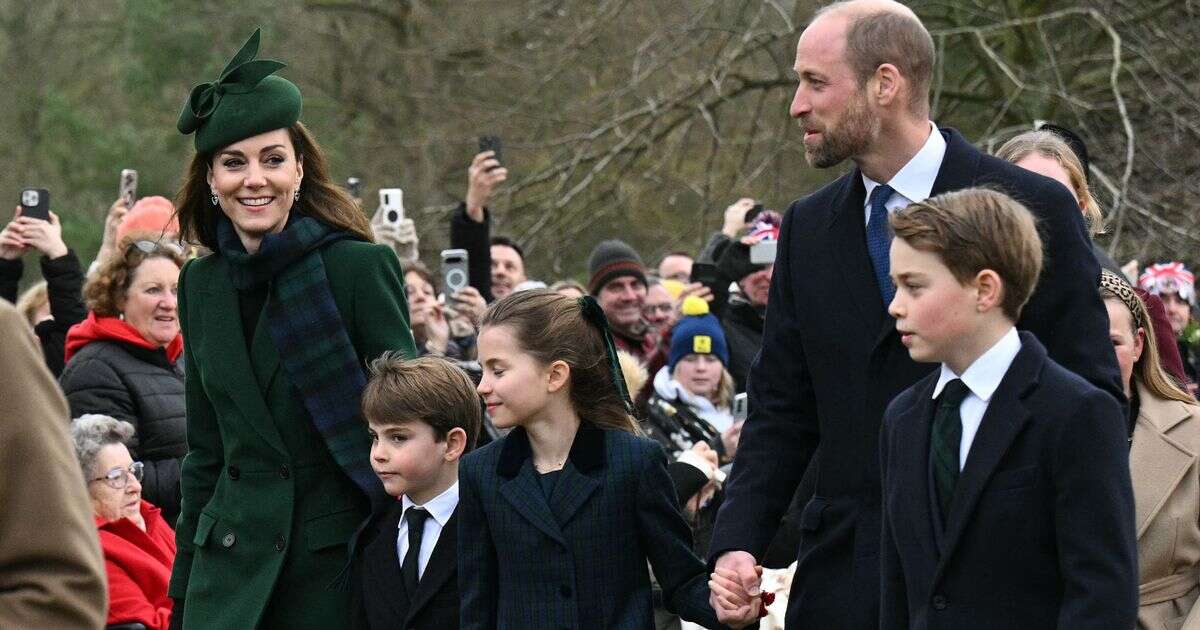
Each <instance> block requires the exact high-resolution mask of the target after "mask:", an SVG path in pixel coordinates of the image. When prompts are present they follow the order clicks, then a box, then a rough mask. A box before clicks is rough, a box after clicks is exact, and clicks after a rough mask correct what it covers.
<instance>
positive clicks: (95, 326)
mask: <svg viewBox="0 0 1200 630" xmlns="http://www.w3.org/2000/svg"><path fill="white" fill-rule="evenodd" d="M93 341H116V342H119V343H127V344H129V345H131V346H137V347H139V348H145V349H147V350H158V349H159V348H160V347H161V346H159V345H158V344H156V343H154V342H153V341H147V340H146V338H145V337H143V336H142V333H140V332H138V331H137V329H136V328H134V327H133V326H130V325H129V324H128V323H127V322H126V321H125V320H123V319H118V318H116V317H97V316H96V313H95V312H94V311H93V312H89V313H88V316H87V319H85V320H83V321H81V322H79V323H78V324H75V325H74V326H72V327H71V330H69V331H67V344H66V345H67V352H66V358H65V360H66V361H70V360H71V357H73V356H75V353H76V352H79V351H80V350H81V349H83V347H84V346H86V345H88V344H89V343H91V342H93ZM165 350H166V352H167V359H168V360H169V361H170V362H171V363H174V362H175V361H176V360H177V359H179V355H181V354H183V335H182V334H178V335H175V338H174V339H172V340H171V343H169V344H167V347H166V348H165Z"/></svg>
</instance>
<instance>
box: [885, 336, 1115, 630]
mask: <svg viewBox="0 0 1200 630" xmlns="http://www.w3.org/2000/svg"><path fill="white" fill-rule="evenodd" d="M937 380H938V372H937V371H935V372H934V373H932V374H930V375H929V376H927V377H925V378H924V379H922V380H921V381H919V382H918V383H917V384H916V385H914V386H912V387H910V388H909V389H908V390H906V391H905V392H904V393H902V394H901V395H900V396H898V397H897V398H896V400H895V401H894V402H893V403H892V404H891V405H890V406H889V407H888V410H887V413H886V414H885V416H884V428H883V435H882V436H881V443H880V458H881V465H882V467H883V535H882V543H881V550H880V567H881V572H882V591H881V592H882V597H881V613H882V614H881V617H882V619H881V623H880V626H879V627H880V628H881V629H882V630H895V629H898V628H914V629H921V630H924V629H927V628H929V629H931V628H946V629H957V628H971V629H973V630H986V629H990V628H995V629H997V630H999V629H1001V628H1021V629H1022V630H1037V629H1040V628H1047V629H1053V628H1064V629H1065V628H1070V629H1071V630H1088V629H1095V630H1101V629H1103V630H1111V629H1113V628H1133V627H1134V626H1135V625H1136V623H1137V606H1138V565H1137V546H1136V541H1135V535H1134V504H1133V489H1132V486H1131V484H1130V479H1129V451H1128V443H1127V442H1126V435H1127V431H1126V424H1125V419H1124V414H1123V413H1122V410H1121V406H1120V405H1119V404H1118V403H1117V402H1116V401H1115V400H1114V399H1113V397H1112V396H1110V395H1108V394H1106V393H1104V392H1102V391H1100V390H1098V389H1096V388H1095V387H1093V386H1092V385H1090V384H1088V383H1087V382H1086V381H1084V380H1083V379H1082V378H1080V377H1078V376H1076V375H1075V374H1073V373H1071V372H1069V371H1067V370H1066V369H1064V368H1063V367H1062V366H1060V365H1058V364H1057V363H1055V362H1054V361H1053V360H1051V359H1049V358H1048V357H1047V356H1046V350H1045V348H1043V347H1042V345H1041V344H1040V343H1038V341H1037V339H1035V338H1034V336H1033V335H1031V334H1029V333H1021V350H1020V352H1019V353H1018V354H1017V356H1016V358H1015V359H1014V360H1013V363H1012V365H1011V366H1010V367H1009V369H1008V372H1007V373H1006V374H1005V376H1004V378H1003V380H1002V381H1001V382H1000V386H999V387H998V388H997V389H996V392H995V394H993V396H992V398H991V400H990V402H989V403H988V406H987V411H986V412H985V413H984V416H983V421H982V423H981V424H980V426H979V432H978V433H977V434H976V436H975V439H974V441H973V442H972V444H971V450H970V454H969V455H968V456H967V462H966V465H965V466H964V468H963V470H962V474H961V476H960V477H959V480H958V484H957V486H956V487H955V493H954V499H953V502H952V504H951V507H950V514H949V515H948V517H947V519H946V524H945V527H942V526H941V517H940V515H937V516H935V512H934V510H935V509H936V507H935V506H936V503H935V502H934V501H933V499H932V494H931V483H932V481H931V473H930V467H929V432H930V424H931V423H932V420H933V413H934V405H935V402H936V401H934V400H933V398H932V394H933V390H934V386H935V385H936V384H937ZM935 519H936V520H935Z"/></svg>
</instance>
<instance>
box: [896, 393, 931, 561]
mask: <svg viewBox="0 0 1200 630" xmlns="http://www.w3.org/2000/svg"><path fill="white" fill-rule="evenodd" d="M927 380H928V384H927V385H924V386H922V387H921V391H920V394H919V396H920V398H919V400H918V401H917V404H915V405H913V406H912V407H909V408H908V409H907V410H905V411H904V413H902V414H901V415H900V416H898V417H897V418H896V419H895V423H896V442H897V445H896V451H898V452H897V454H898V455H899V456H900V457H901V458H902V459H901V461H900V462H899V464H900V465H899V466H898V469H899V470H902V471H904V476H903V477H902V478H901V479H900V480H899V483H901V484H903V486H904V487H905V489H906V490H907V491H906V492H905V493H904V495H903V496H904V497H905V498H906V499H909V500H907V501H905V502H904V504H903V505H902V506H901V507H902V509H904V510H905V511H906V512H907V516H906V518H905V520H907V521H908V522H911V523H916V526H917V530H918V531H917V538H918V539H919V543H920V544H921V546H922V552H923V553H924V554H926V555H925V557H928V558H936V557H937V556H938V550H937V542H936V541H937V538H936V537H935V536H934V531H933V523H932V522H930V520H929V515H930V514H932V509H933V507H932V506H933V500H932V497H930V496H929V483H928V482H927V478H928V470H929V425H930V423H931V419H932V418H933V409H932V407H933V399H932V396H933V385H934V384H935V383H936V382H937V381H936V380H933V379H927Z"/></svg>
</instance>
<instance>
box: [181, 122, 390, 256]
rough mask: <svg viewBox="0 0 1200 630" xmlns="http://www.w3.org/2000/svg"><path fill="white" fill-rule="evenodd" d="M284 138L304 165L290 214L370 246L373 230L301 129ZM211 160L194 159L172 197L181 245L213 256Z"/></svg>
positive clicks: (214, 212) (218, 210) (300, 125)
mask: <svg viewBox="0 0 1200 630" xmlns="http://www.w3.org/2000/svg"><path fill="white" fill-rule="evenodd" d="M288 136H289V137H290V138H291V140H292V146H293V147H294V148H295V151H296V159H297V160H302V161H303V164H304V179H303V180H302V181H301V182H300V200H299V201H297V202H296V203H295V204H294V205H293V206H292V212H297V213H299V214H301V215H304V216H310V217H313V218H314V219H317V220H318V221H321V222H322V223H325V224H326V225H329V226H331V227H333V228H335V229H338V230H342V231H345V232H349V233H351V234H353V235H354V236H356V237H358V238H359V239H361V240H363V241H367V242H374V240H375V238H374V235H373V234H372V232H371V224H370V222H369V221H367V217H366V215H364V214H363V212H362V210H361V209H360V208H359V207H358V205H357V204H355V203H354V200H353V199H351V198H350V194H349V193H347V192H346V191H345V190H343V189H342V188H341V187H340V186H338V185H337V184H334V183H333V180H332V179H331V178H330V177H329V166H328V164H327V163H326V162H325V155H324V153H322V152H321V147H320V145H318V144H317V141H316V139H315V138H313V136H312V134H311V133H309V131H308V128H306V127H305V126H304V123H300V122H297V123H296V124H294V125H292V126H291V127H288ZM213 155H214V154H202V153H197V154H196V155H195V157H193V158H192V162H191V164H189V165H188V168H187V172H186V173H184V181H183V187H182V188H180V189H179V193H178V194H177V195H176V196H175V207H176V208H178V210H177V211H176V216H177V217H178V218H179V229H180V232H181V236H182V238H183V240H184V241H187V242H189V243H199V244H201V245H203V246H205V247H207V248H208V249H211V250H213V251H216V250H217V216H218V215H219V214H220V213H221V208H220V207H219V206H215V205H213V203H212V198H211V194H212V193H211V191H210V190H209V186H208V172H209V169H211V168H212V160H213Z"/></svg>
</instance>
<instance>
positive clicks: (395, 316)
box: [168, 31, 416, 630]
mask: <svg viewBox="0 0 1200 630" xmlns="http://www.w3.org/2000/svg"><path fill="white" fill-rule="evenodd" d="M258 42H259V32H258V31H255V32H254V34H253V35H252V36H251V37H250V39H249V41H247V42H246V44H245V45H244V46H243V47H242V49H241V50H240V51H239V52H238V54H237V55H236V56H235V57H234V58H233V60H232V61H230V62H229V64H228V65H227V66H226V67H225V70H224V71H223V72H222V73H221V75H220V77H219V78H218V79H217V80H216V81H213V82H211V83H205V84H202V85H198V86H196V88H194V89H193V90H192V93H191V95H190V96H189V97H188V99H187V102H186V104H185V105H184V107H183V111H182V113H181V114H180V117H179V124H178V127H179V131H180V132H181V133H184V134H194V138H195V147H196V154H195V157H194V158H193V160H192V162H191V165H190V166H189V167H188V170H187V173H186V179H185V182H184V185H183V188H182V189H181V190H180V192H179V194H178V196H177V198H176V207H177V208H179V224H180V227H181V229H182V233H183V234H182V235H183V237H184V239H186V240H187V241H189V242H198V243H200V244H202V245H204V246H205V247H207V248H209V249H210V250H212V251H213V253H212V254H210V255H208V256H205V257H203V258H199V259H196V260H193V261H191V262H190V263H188V265H187V266H186V267H184V269H183V271H182V273H181V275H180V278H179V313H180V318H179V319H180V322H181V325H182V328H183V335H184V357H185V359H184V363H185V365H186V382H187V394H186V396H187V436H188V444H189V446H190V449H191V450H190V452H189V454H188V456H187V458H186V459H184V462H183V465H182V471H181V487H182V496H183V501H182V512H181V515H180V517H179V521H178V523H177V524H176V530H175V532H176V545H177V548H178V553H177V555H176V558H175V565H174V570H173V572H172V576H171V582H170V586H169V589H168V594H169V595H170V596H171V597H172V599H174V600H175V608H174V610H175V613H174V616H173V617H172V627H186V628H188V630H196V629H204V628H214V629H216V628H221V629H224V628H255V627H262V628H342V627H346V626H347V624H348V623H349V620H350V618H351V615H350V611H351V608H350V595H349V589H348V588H341V587H339V586H338V584H339V581H341V580H344V579H345V578H346V577H348V572H346V571H345V570H344V569H345V568H346V564H347V560H348V557H349V556H348V553H347V545H348V543H349V541H350V539H351V536H352V535H353V534H354V532H355V529H356V527H357V526H358V524H359V523H360V522H362V521H363V520H364V518H365V517H366V516H367V515H368V513H369V512H370V510H371V506H372V505H376V506H384V505H387V504H389V503H390V502H391V500H389V498H388V496H387V493H386V492H384V489H383V486H382V484H381V483H380V481H379V479H378V478H377V477H376V476H375V475H374V473H373V472H372V471H371V467H370V448H371V444H370V439H369V438H368V436H367V433H366V432H365V431H363V429H362V421H361V419H360V412H359V404H360V397H361V393H362V389H363V387H364V386H365V384H366V378H365V374H364V370H363V365H364V362H366V361H370V360H371V359H374V358H375V357H377V356H379V355H381V354H383V353H384V352H385V351H389V350H395V351H398V352H400V353H402V354H403V355H404V356H408V357H413V356H415V355H416V350H415V348H414V344H413V338H412V334H411V333H410V331H409V325H408V306H407V304H406V302H405V296H404V285H403V281H402V280H401V277H402V276H401V271H400V263H399V260H398V259H397V258H396V255H395V253H393V252H392V251H391V249H390V248H388V247H387V246H384V245H377V244H374V243H372V239H371V229H370V226H369V224H368V223H367V219H366V216H365V215H363V214H362V212H361V210H360V209H359V208H358V206H357V205H356V204H355V203H354V201H353V200H352V199H351V198H350V196H349V194H348V193H347V192H346V191H344V190H342V189H341V188H339V187H337V186H335V185H334V184H333V183H332V181H331V179H330V177H329V169H328V166H327V165H326V163H325V157H324V156H323V155H322V153H321V150H320V149H319V148H318V146H317V143H316V141H315V140H314V139H313V137H312V135H311V134H310V133H309V131H308V129H307V128H306V127H305V126H304V125H303V124H302V123H301V122H300V112H301V98H300V90H299V89H298V88H297V87H296V86H295V85H294V84H292V83H291V82H290V81H288V80H287V79H284V78H282V77H279V76H275V75H274V73H275V72H276V71H278V70H279V69H281V68H283V67H284V64H282V63H279V62H277V61H270V60H265V59H259V60H256V59H255V56H256V55H257V53H258ZM180 624H182V626H180Z"/></svg>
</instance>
